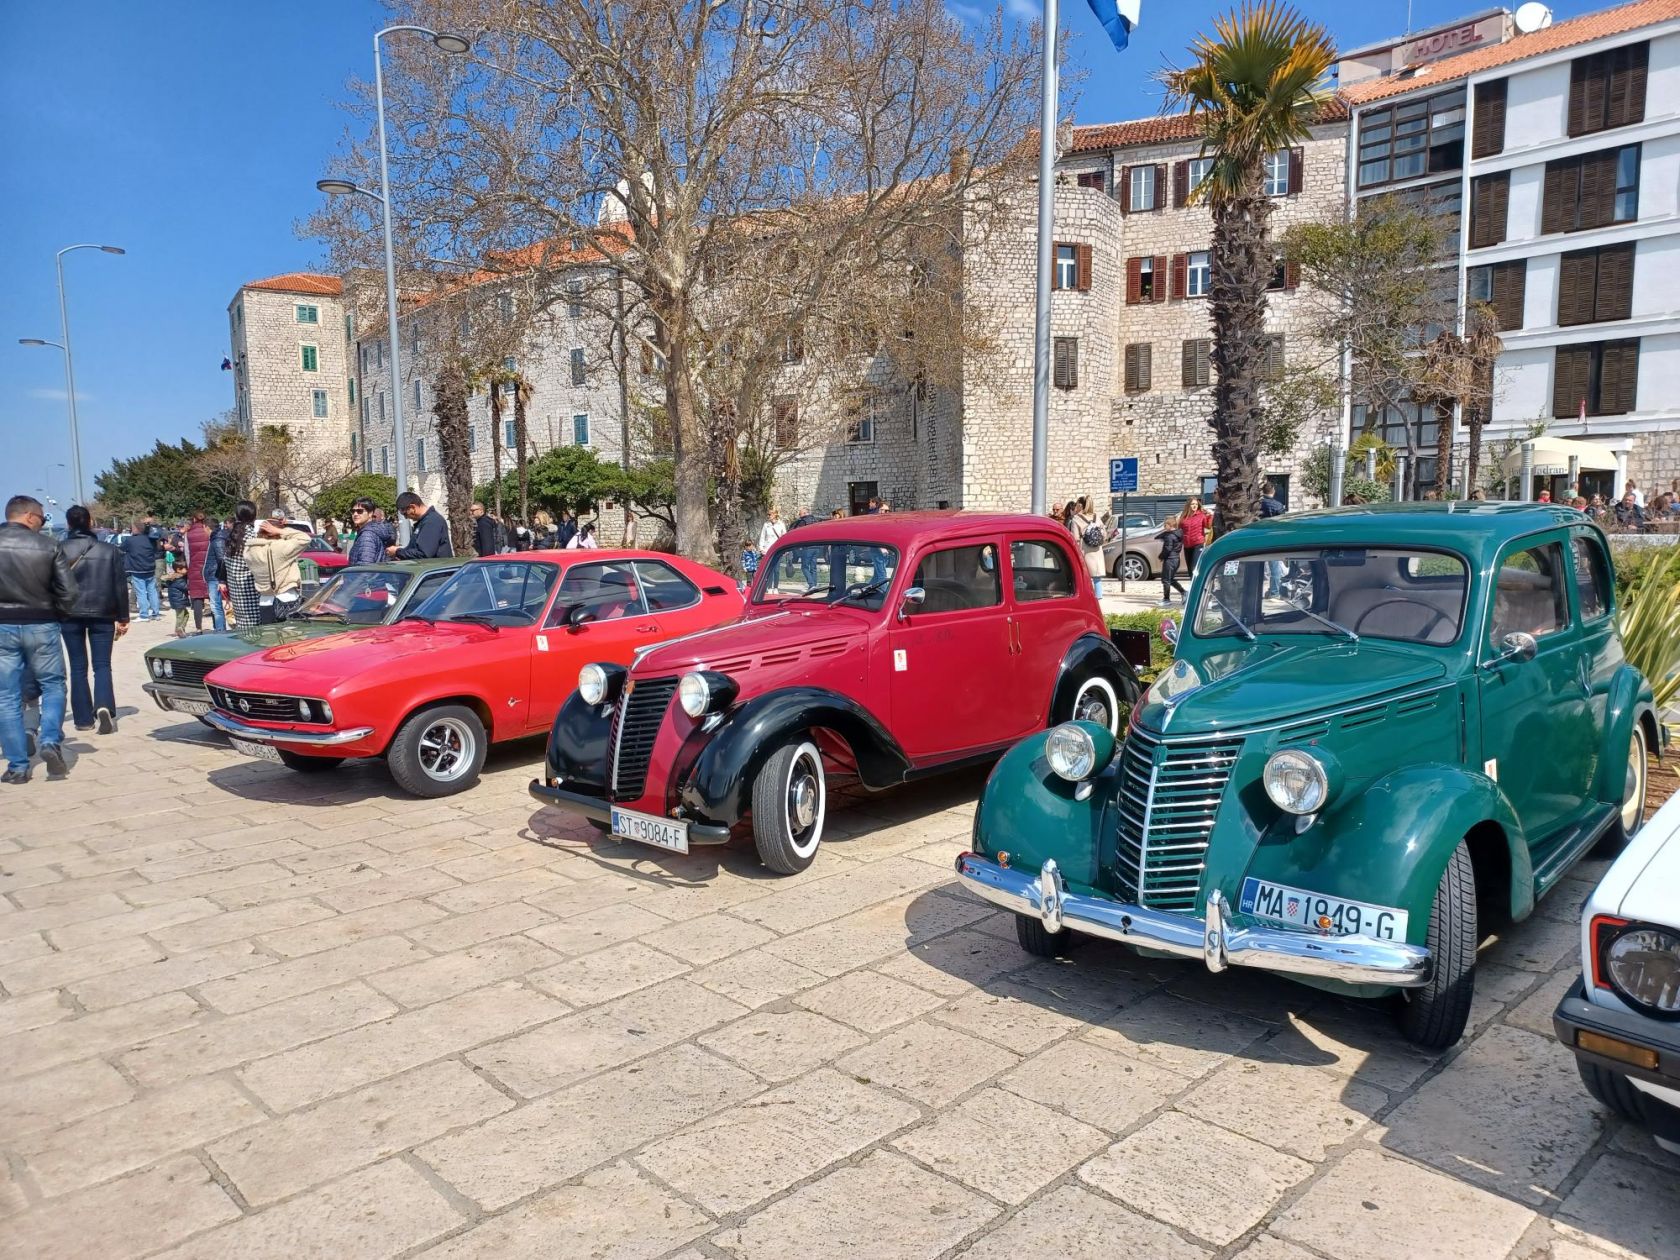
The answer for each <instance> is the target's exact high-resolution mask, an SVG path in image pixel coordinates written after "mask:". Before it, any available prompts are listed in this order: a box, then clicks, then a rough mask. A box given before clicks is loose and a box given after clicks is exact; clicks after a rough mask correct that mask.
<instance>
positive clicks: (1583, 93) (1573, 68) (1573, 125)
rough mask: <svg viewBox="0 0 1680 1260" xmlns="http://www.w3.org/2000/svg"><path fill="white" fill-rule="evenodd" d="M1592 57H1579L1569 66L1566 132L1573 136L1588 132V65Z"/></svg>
mask: <svg viewBox="0 0 1680 1260" xmlns="http://www.w3.org/2000/svg"><path fill="white" fill-rule="evenodd" d="M1591 60H1592V58H1590V57H1577V58H1576V59H1575V60H1574V61H1572V62H1570V64H1569V115H1568V119H1567V124H1566V127H1565V130H1567V131H1568V132H1569V134H1570V135H1572V136H1578V135H1581V134H1582V133H1583V132H1585V131H1586V130H1587V79H1586V71H1587V68H1588V66H1587V63H1588V62H1589V61H1591Z"/></svg>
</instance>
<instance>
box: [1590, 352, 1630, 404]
mask: <svg viewBox="0 0 1680 1260" xmlns="http://www.w3.org/2000/svg"><path fill="white" fill-rule="evenodd" d="M1600 351H1601V353H1602V360H1601V363H1600V366H1599V371H1598V410H1597V411H1596V412H1594V413H1593V414H1594V415H1599V416H1621V415H1626V414H1627V413H1628V412H1630V411H1633V410H1635V396H1636V395H1637V394H1638V392H1639V343H1638V342H1637V341H1607V342H1605V343H1604V345H1603V346H1601V347H1600Z"/></svg>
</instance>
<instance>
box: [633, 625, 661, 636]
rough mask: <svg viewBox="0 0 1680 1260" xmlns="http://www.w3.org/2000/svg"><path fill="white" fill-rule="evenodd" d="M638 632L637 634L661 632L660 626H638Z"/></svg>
mask: <svg viewBox="0 0 1680 1260" xmlns="http://www.w3.org/2000/svg"><path fill="white" fill-rule="evenodd" d="M636 633H637V634H658V633H659V627H658V626H637V627H636Z"/></svg>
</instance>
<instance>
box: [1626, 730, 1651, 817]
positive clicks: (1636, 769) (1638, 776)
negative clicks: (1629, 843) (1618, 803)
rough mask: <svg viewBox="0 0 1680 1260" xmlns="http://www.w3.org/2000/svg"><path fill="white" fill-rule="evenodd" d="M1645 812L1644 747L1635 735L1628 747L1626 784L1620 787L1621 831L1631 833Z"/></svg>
mask: <svg viewBox="0 0 1680 1260" xmlns="http://www.w3.org/2000/svg"><path fill="white" fill-rule="evenodd" d="M1644 812H1645V747H1644V744H1643V742H1642V741H1641V740H1640V738H1639V737H1638V736H1637V735H1636V736H1634V737H1633V741H1632V742H1631V743H1630V744H1629V745H1628V765H1627V782H1626V783H1625V784H1624V785H1623V787H1622V830H1623V831H1625V832H1632V831H1633V829H1634V828H1635V827H1637V826H1638V825H1639V818H1640V815H1641V814H1643V813H1644Z"/></svg>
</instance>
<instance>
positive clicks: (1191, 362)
mask: <svg viewBox="0 0 1680 1260" xmlns="http://www.w3.org/2000/svg"><path fill="white" fill-rule="evenodd" d="M1183 360H1184V362H1183V364H1182V366H1183V369H1184V388H1185V389H1191V388H1193V387H1194V386H1195V384H1196V343H1195V342H1194V341H1191V340H1189V339H1188V338H1187V339H1186V340H1185V342H1184V350H1183Z"/></svg>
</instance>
